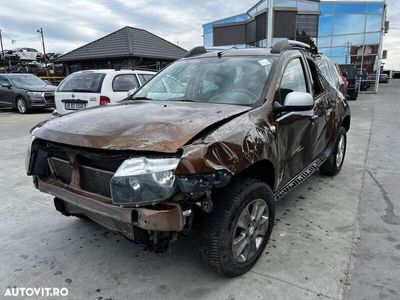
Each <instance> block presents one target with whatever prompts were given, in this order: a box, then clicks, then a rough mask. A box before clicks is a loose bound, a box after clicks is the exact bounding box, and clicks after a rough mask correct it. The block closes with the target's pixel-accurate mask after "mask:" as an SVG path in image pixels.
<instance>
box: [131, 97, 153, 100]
mask: <svg viewBox="0 0 400 300" xmlns="http://www.w3.org/2000/svg"><path fill="white" fill-rule="evenodd" d="M127 100H153V99H151V98H149V97H129V98H128V99H127Z"/></svg>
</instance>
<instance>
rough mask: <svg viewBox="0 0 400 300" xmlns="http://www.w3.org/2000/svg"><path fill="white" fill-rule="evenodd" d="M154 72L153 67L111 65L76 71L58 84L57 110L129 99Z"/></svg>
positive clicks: (60, 112) (76, 108)
mask: <svg viewBox="0 0 400 300" xmlns="http://www.w3.org/2000/svg"><path fill="white" fill-rule="evenodd" d="M154 75H155V72H151V71H141V70H135V71H132V70H111V69H104V70H85V71H79V72H75V73H72V74H71V75H69V76H67V77H66V78H65V79H64V80H63V81H62V82H61V83H60V85H59V86H58V87H57V90H56V92H55V104H56V110H55V111H54V114H56V115H65V114H68V113H71V112H74V111H76V110H81V109H85V108H88V107H93V106H98V105H106V104H108V103H114V102H116V101H119V100H122V99H125V98H126V97H128V94H129V93H132V92H133V91H134V90H136V89H138V88H139V87H140V86H142V85H143V84H145V83H146V82H147V81H149V80H150V79H151V78H152V77H153V76H154Z"/></svg>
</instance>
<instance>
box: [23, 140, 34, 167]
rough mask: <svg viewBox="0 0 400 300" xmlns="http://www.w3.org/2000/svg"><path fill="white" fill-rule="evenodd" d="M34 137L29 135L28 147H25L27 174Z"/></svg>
mask: <svg viewBox="0 0 400 300" xmlns="http://www.w3.org/2000/svg"><path fill="white" fill-rule="evenodd" d="M35 139H36V137H35V136H34V135H31V140H30V142H29V144H28V147H27V149H26V154H25V171H26V173H27V174H29V164H30V161H31V154H32V143H33V141H34V140H35Z"/></svg>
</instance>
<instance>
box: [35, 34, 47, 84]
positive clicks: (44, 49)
mask: <svg viewBox="0 0 400 300" xmlns="http://www.w3.org/2000/svg"><path fill="white" fill-rule="evenodd" d="M36 31H37V32H39V33H40V37H41V38H42V46H43V59H44V69H45V70H46V76H49V71H48V70H47V57H46V48H45V47H44V38H43V28H42V27H40V29H38V30H36Z"/></svg>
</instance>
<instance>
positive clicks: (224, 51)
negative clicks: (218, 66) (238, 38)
mask: <svg viewBox="0 0 400 300" xmlns="http://www.w3.org/2000/svg"><path fill="white" fill-rule="evenodd" d="M232 49H237V46H236V45H235V46H233V47H231V48H228V49H225V50H223V51H220V52H218V53H217V56H218V58H221V57H222V54H224V53H226V52H228V51H231V50H232Z"/></svg>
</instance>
